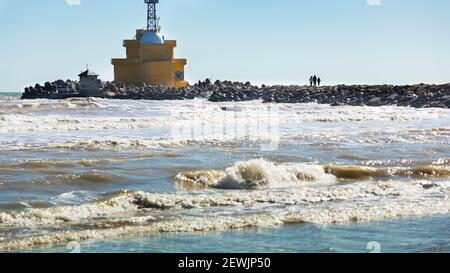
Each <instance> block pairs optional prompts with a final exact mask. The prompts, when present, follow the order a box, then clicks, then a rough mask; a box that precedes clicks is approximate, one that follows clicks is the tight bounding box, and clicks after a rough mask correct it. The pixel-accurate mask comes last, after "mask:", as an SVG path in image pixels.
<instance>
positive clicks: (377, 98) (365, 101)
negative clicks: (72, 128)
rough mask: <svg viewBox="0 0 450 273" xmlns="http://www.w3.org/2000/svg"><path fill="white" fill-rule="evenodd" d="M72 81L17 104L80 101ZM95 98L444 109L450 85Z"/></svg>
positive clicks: (199, 89) (209, 87) (227, 84)
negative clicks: (71, 99)
mask: <svg viewBox="0 0 450 273" xmlns="http://www.w3.org/2000/svg"><path fill="white" fill-rule="evenodd" d="M79 90H80V86H79V83H78V82H76V81H71V80H67V81H63V80H57V81H55V82H46V83H45V84H44V85H40V84H36V85H35V86H30V87H27V88H25V92H24V93H23V95H22V99H66V98H72V97H83V95H82V94H80V92H79ZM98 94H99V95H98V97H101V98H107V99H122V100H125V99H127V100H188V99H195V98H206V99H208V100H209V101H212V102H232V101H235V102H238V101H251V100H260V101H262V102H265V103H319V104H330V105H332V106H343V105H353V106H385V105H397V106H410V107H421V108H429V107H437V108H450V84H443V85H429V84H417V85H399V86H394V85H336V86H322V87H310V86H299V85H288V86H287V85H286V86H284V85H276V86H265V85H262V86H255V85H252V84H251V83H250V82H246V83H243V82H231V81H216V82H214V83H212V82H211V81H209V80H205V81H203V82H198V83H196V84H195V85H190V86H186V87H183V88H178V89H176V88H169V87H165V86H147V85H145V84H142V85H132V84H129V85H126V84H123V83H111V82H102V81H99V82H98Z"/></svg>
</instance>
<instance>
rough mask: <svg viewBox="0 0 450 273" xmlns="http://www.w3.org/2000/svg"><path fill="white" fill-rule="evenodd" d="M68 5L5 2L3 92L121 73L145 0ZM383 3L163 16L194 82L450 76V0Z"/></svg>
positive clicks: (170, 1)
mask: <svg viewBox="0 0 450 273" xmlns="http://www.w3.org/2000/svg"><path fill="white" fill-rule="evenodd" d="M368 1H369V2H372V3H375V5H369V3H368ZM68 2H77V0H39V1H35V0H0V33H1V37H2V38H1V42H0V75H1V76H0V91H21V90H22V88H23V87H24V86H27V85H32V84H34V83H36V82H41V83H43V82H45V81H50V80H56V79H59V78H61V79H68V78H71V79H76V75H77V74H78V73H79V72H80V71H81V70H82V69H83V68H84V67H85V65H86V64H87V63H88V64H89V67H90V68H91V69H92V70H94V71H96V72H97V73H99V74H100V75H101V77H102V79H103V80H111V79H112V78H113V67H112V65H111V60H110V59H111V58H117V57H123V56H124V55H125V50H124V48H123V47H122V40H123V39H129V38H133V36H134V32H135V29H136V28H141V27H144V26H145V19H146V7H145V5H144V0H109V1H107V0H81V5H69V4H68ZM377 2H379V0H272V1H268V0H161V3H160V4H159V16H160V17H161V24H162V32H163V34H164V35H165V37H166V39H176V40H178V48H177V49H176V55H177V57H185V58H187V59H188V66H187V67H186V69H187V70H186V76H187V78H188V79H189V80H190V81H191V82H195V81H198V80H199V79H204V78H206V77H212V78H213V79H217V78H219V79H230V80H239V81H246V80H250V81H252V82H254V83H257V84H262V83H267V84H275V83H284V84H290V83H298V84H304V83H306V80H307V79H308V77H309V76H310V75H311V74H312V73H317V74H319V75H320V76H321V77H322V78H323V80H324V83H328V84H335V83H345V84H352V83H368V84H376V83H394V84H403V83H420V82H426V83H447V82H450V16H449V11H450V1H448V0H381V5H376V3H377Z"/></svg>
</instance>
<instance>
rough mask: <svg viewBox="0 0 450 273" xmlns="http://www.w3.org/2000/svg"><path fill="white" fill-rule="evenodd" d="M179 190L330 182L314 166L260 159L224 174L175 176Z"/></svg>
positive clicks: (238, 164) (326, 175)
mask: <svg viewBox="0 0 450 273" xmlns="http://www.w3.org/2000/svg"><path fill="white" fill-rule="evenodd" d="M176 179H177V181H179V182H180V183H181V184H182V185H183V186H187V187H195V186H201V187H212V188H219V189H259V188H267V187H271V188H274V187H287V186H289V185H298V184H300V183H302V182H325V183H329V182H334V180H335V177H334V176H333V175H330V174H326V173H325V170H324V169H323V168H322V167H321V166H318V165H309V164H275V163H272V162H269V161H266V160H264V159H256V160H251V161H247V162H237V163H236V164H234V165H233V166H232V167H229V168H227V169H226V170H225V171H208V170H205V171H195V172H186V173H181V174H178V175H177V176H176Z"/></svg>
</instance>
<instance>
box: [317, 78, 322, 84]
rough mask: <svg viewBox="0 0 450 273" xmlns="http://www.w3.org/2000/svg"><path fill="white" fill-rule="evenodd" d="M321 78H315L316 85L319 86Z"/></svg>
mask: <svg viewBox="0 0 450 273" xmlns="http://www.w3.org/2000/svg"><path fill="white" fill-rule="evenodd" d="M321 81H322V80H321V79H320V77H318V78H317V86H320V82H321Z"/></svg>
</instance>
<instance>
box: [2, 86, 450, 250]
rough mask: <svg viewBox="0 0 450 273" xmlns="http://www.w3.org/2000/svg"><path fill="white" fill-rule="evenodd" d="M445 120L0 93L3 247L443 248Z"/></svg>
mask: <svg viewBox="0 0 450 273" xmlns="http://www.w3.org/2000/svg"><path fill="white" fill-rule="evenodd" d="M449 143H450V110H448V109H434V108H433V109H414V108H406V107H395V106H387V107H351V106H341V107H331V106H328V105H318V104H264V103H262V102H260V101H252V102H241V103H211V102H208V101H206V100H200V99H198V100H185V101H128V100H104V99H89V98H86V99H85V98H74V99H68V100H58V101H50V100H32V101H29V100H19V99H18V97H17V96H16V94H8V95H7V96H3V97H0V155H1V157H0V250H1V251H9V252H23V251H31V252H72V251H75V252H76V251H80V252H83V251H84V252H222V251H223V252H369V251H374V252H377V251H379V252H381V251H387V252H392V251H394V252H448V251H449V248H448V247H449V243H450V239H448V238H449V236H448V235H449V234H448V230H450V229H449V228H448V227H449V224H450V222H449V217H448V215H449V212H450V199H449V198H448V196H449V192H450V178H449V177H450V145H449Z"/></svg>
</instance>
